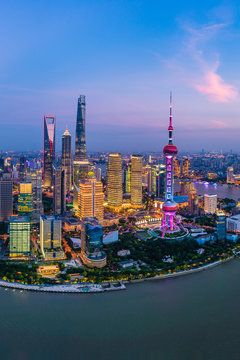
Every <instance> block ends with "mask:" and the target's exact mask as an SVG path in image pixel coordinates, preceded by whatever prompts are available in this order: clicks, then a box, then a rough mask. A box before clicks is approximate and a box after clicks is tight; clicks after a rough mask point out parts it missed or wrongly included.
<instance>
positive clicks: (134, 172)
mask: <svg viewBox="0 0 240 360" xmlns="http://www.w3.org/2000/svg"><path fill="white" fill-rule="evenodd" d="M131 204H132V205H133V206H142V156H132V157H131Z"/></svg>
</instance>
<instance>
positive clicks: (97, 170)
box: [92, 166, 102, 181]
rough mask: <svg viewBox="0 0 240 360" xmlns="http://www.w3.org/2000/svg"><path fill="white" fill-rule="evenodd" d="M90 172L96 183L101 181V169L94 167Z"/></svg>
mask: <svg viewBox="0 0 240 360" xmlns="http://www.w3.org/2000/svg"><path fill="white" fill-rule="evenodd" d="M92 171H93V172H94V174H95V176H96V179H97V181H101V179H102V169H101V168H99V167H96V166H94V167H93V169H92Z"/></svg>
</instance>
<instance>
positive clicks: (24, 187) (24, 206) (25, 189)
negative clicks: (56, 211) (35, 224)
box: [18, 182, 33, 218]
mask: <svg viewBox="0 0 240 360" xmlns="http://www.w3.org/2000/svg"><path fill="white" fill-rule="evenodd" d="M32 210H33V193H32V183H30V182H26V183H20V186H19V195H18V214H19V215H21V216H29V217H30V218H31V216H32Z"/></svg>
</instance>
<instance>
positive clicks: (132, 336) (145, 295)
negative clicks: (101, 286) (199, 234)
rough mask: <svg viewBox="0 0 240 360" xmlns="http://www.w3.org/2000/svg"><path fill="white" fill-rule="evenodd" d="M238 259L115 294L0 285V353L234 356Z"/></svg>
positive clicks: (239, 328)
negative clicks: (52, 291)
mask: <svg viewBox="0 0 240 360" xmlns="http://www.w3.org/2000/svg"><path fill="white" fill-rule="evenodd" d="M239 277H240V260H238V259H235V260H232V261H230V262H227V263H224V264H221V265H219V266H217V267H215V268H212V269H210V270H206V271H203V272H200V273H195V274H192V275H186V276H182V277H179V278H173V279H167V280H160V281H156V280H155V281H148V282H143V283H137V284H132V285H128V286H127V290H123V291H119V292H110V293H101V294H86V295H84V294H83V295H69V294H44V293H31V292H22V293H21V292H19V291H17V290H16V291H13V290H10V289H8V290H4V289H0V299H1V300H0V304H1V312H0V319H1V328H0V339H1V358H3V359H8V360H9V359H10V360H12V359H14V360H16V359H17V360H18V359H23V360H26V359H34V360H38V359H46V360H48V359H68V360H71V359H74V358H75V359H83V360H85V359H87V360H91V359H98V360H99V359H104V360H105V359H106V360H108V359H113V360H115V359H116V360H118V359H131V360H132V359H154V360H155V359H163V360H165V359H166V360H178V359H179V360H181V359H184V360H188V359H189V360H190V359H194V360H197V359H207V360H213V359H218V360H219V359H233V360H234V359H236V360H238V359H239V358H240V356H239V349H240V340H239V339H240V325H239V319H240V306H239V301H240V281H239Z"/></svg>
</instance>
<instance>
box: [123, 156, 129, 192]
mask: <svg viewBox="0 0 240 360" xmlns="http://www.w3.org/2000/svg"><path fill="white" fill-rule="evenodd" d="M124 184H125V192H126V193H127V194H130V192H131V163H128V164H127V168H126V169H125V171H124Z"/></svg>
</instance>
